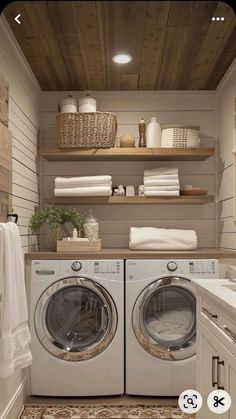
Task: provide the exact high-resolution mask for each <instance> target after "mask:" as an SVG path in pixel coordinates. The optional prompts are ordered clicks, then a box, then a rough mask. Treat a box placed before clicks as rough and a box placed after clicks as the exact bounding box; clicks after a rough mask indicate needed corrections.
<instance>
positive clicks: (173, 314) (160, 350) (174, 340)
mask: <svg viewBox="0 0 236 419" xmlns="http://www.w3.org/2000/svg"><path fill="white" fill-rule="evenodd" d="M188 283H189V281H188V280H186V279H184V278H179V277H175V278H173V277H172V278H171V277H167V278H162V279H161V280H157V281H154V282H153V283H152V284H150V285H149V286H148V287H147V288H145V289H144V291H143V292H142V293H141V294H140V295H139V297H138V299H137V301H136V303H135V306H134V310H133V329H134V332H135V335H136V337H137V339H138V341H139V343H140V344H141V345H142V347H143V348H144V349H145V350H147V351H148V352H149V353H150V354H152V355H154V356H156V357H158V358H162V359H167V360H180V359H185V358H189V357H191V356H193V355H194V354H195V343H196V299H195V296H194V294H193V292H192V290H191V289H190V288H191V287H190V286H189V284H188Z"/></svg>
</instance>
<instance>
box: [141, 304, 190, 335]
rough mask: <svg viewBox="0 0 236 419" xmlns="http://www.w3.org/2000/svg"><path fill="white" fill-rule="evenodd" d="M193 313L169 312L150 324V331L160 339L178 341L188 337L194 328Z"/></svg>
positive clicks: (165, 312)
mask: <svg viewBox="0 0 236 419" xmlns="http://www.w3.org/2000/svg"><path fill="white" fill-rule="evenodd" d="M193 319H194V318H193V313H192V311H191V310H190V309H187V308H184V307H183V308H181V310H168V311H164V312H162V313H160V314H158V315H157V318H153V319H152V320H151V321H150V322H148V329H149V330H150V329H151V330H150V332H151V333H152V335H153V336H154V337H156V338H158V339H160V338H161V339H165V340H170V341H173V340H177V339H181V338H183V337H184V336H186V335H187V334H188V333H189V332H190V330H191V329H192V327H193Z"/></svg>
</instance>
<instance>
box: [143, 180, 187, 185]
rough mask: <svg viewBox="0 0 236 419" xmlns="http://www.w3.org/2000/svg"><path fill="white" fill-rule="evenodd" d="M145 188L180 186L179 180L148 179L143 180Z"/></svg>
mask: <svg viewBox="0 0 236 419" xmlns="http://www.w3.org/2000/svg"><path fill="white" fill-rule="evenodd" d="M143 183H144V186H166V185H168V186H179V179H176V180H165V179H162V180H153V179H151V180H146V178H144V180H143Z"/></svg>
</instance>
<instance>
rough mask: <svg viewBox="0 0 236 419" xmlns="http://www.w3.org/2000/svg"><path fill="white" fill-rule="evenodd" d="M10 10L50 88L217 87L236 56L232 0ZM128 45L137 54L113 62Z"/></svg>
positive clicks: (33, 5)
mask: <svg viewBox="0 0 236 419" xmlns="http://www.w3.org/2000/svg"><path fill="white" fill-rule="evenodd" d="M19 13H20V14H21V22H22V23H21V25H19V24H17V23H16V21H15V20H14V17H15V16H16V15H18V14H19ZM4 14H5V17H6V18H7V20H8V23H9V25H10V26H11V29H12V30H13V32H14V34H15V36H16V39H17V40H18V42H19V44H20V47H21V48H22V50H23V52H24V54H25V56H26V59H27V60H28V62H29V64H30V66H31V68H32V70H33V72H34V73H35V76H36V77H37V79H38V81H39V83H40V85H41V87H42V89H43V90H179V89H180V90H182V89H183V90H201V89H206V90H212V89H215V88H216V87H217V85H218V83H219V81H220V80H221V78H222V76H223V75H224V73H225V72H226V70H227V69H228V68H229V66H230V64H231V63H232V61H233V60H234V58H235V57H236V18H235V14H234V11H233V9H232V8H231V7H230V6H229V5H227V4H226V3H224V2H218V1H187V2H186V1H16V2H13V3H10V4H9V5H8V6H6V8H5V9H4ZM212 17H224V20H220V21H217V20H215V21H213V20H212ZM121 51H126V52H127V53H129V54H130V55H132V56H133V60H132V62H130V63H129V64H125V65H122V66H119V65H117V64H115V63H113V61H112V59H111V58H112V56H113V55H114V54H116V53H118V52H121Z"/></svg>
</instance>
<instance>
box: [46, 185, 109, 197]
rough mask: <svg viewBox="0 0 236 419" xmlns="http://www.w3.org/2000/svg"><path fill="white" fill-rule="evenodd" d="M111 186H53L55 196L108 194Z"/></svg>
mask: <svg viewBox="0 0 236 419" xmlns="http://www.w3.org/2000/svg"><path fill="white" fill-rule="evenodd" d="M111 194H112V188H111V186H87V187H86V186H84V187H83V186H81V187H80V188H55V189H54V195H55V196H110V195H111Z"/></svg>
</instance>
